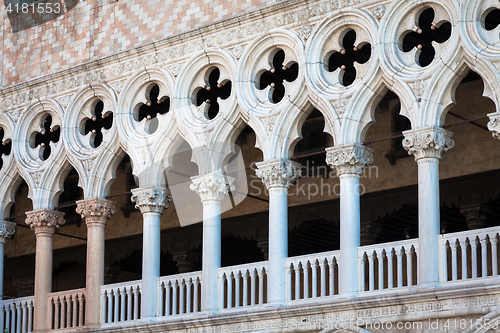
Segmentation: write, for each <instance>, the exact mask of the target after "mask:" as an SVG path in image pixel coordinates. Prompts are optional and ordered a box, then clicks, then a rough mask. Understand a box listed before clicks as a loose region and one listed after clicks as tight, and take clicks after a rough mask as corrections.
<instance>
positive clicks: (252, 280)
mask: <svg viewBox="0 0 500 333" xmlns="http://www.w3.org/2000/svg"><path fill="white" fill-rule="evenodd" d="M255 277H256V270H255V268H254V269H252V270H251V272H250V305H255V294H256V293H257V288H256V286H255V285H256V283H255Z"/></svg>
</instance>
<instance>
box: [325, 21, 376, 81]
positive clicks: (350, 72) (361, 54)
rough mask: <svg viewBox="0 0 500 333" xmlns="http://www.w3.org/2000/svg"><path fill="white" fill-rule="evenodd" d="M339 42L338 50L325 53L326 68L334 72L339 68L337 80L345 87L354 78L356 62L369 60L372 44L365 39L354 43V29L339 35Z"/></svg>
mask: <svg viewBox="0 0 500 333" xmlns="http://www.w3.org/2000/svg"><path fill="white" fill-rule="evenodd" d="M339 44H340V48H341V49H340V51H335V52H333V53H329V54H327V59H328V60H327V64H328V66H327V70H328V71H329V72H334V71H336V70H337V69H339V68H340V73H339V82H340V84H342V85H343V86H344V87H347V86H350V85H351V84H352V83H353V82H354V80H355V79H356V74H357V71H356V63H358V64H364V63H366V62H368V60H370V57H371V54H372V46H371V44H370V43H368V42H365V41H362V42H359V43H357V44H356V31H354V30H353V29H349V30H347V31H346V32H345V33H344V34H343V36H342V35H341V41H340V43H339Z"/></svg>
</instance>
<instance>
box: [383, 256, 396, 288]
mask: <svg viewBox="0 0 500 333" xmlns="http://www.w3.org/2000/svg"><path fill="white" fill-rule="evenodd" d="M385 255H386V257H387V288H389V289H392V288H394V271H393V268H394V266H393V265H394V264H393V262H392V248H390V249H389V253H387V252H386V253H385Z"/></svg>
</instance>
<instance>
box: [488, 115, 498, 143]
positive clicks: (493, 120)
mask: <svg viewBox="0 0 500 333" xmlns="http://www.w3.org/2000/svg"><path fill="white" fill-rule="evenodd" d="M488 117H489V118H490V121H489V122H488V129H489V130H490V132H491V135H492V136H493V137H494V138H495V139H498V140H500V112H495V113H490V114H489V115H488Z"/></svg>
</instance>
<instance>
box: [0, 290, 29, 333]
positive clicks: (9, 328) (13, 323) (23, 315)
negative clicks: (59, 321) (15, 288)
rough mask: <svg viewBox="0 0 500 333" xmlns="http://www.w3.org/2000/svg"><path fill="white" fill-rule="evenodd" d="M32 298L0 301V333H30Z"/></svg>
mask: <svg viewBox="0 0 500 333" xmlns="http://www.w3.org/2000/svg"><path fill="white" fill-rule="evenodd" d="M33 298H34V297H33V296H30V297H23V298H14V299H8V300H4V301H0V332H20V333H26V332H31V331H32V329H33Z"/></svg>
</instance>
